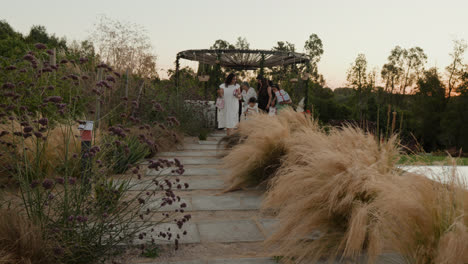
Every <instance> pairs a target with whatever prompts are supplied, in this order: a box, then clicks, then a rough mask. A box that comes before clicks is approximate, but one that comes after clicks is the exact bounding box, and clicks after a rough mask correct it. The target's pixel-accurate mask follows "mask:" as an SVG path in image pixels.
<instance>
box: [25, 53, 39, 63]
mask: <svg viewBox="0 0 468 264" xmlns="http://www.w3.org/2000/svg"><path fill="white" fill-rule="evenodd" d="M23 60H26V61H29V62H33V61H35V60H36V57H34V55H32V54H26V55H24V56H23Z"/></svg>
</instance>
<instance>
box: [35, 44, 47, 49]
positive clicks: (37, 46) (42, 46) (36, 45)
mask: <svg viewBox="0 0 468 264" xmlns="http://www.w3.org/2000/svg"><path fill="white" fill-rule="evenodd" d="M34 47H36V49H40V50H43V49H47V46H46V45H44V44H42V43H36V44H34Z"/></svg>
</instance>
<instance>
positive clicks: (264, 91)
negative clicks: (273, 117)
mask: <svg viewBox="0 0 468 264" xmlns="http://www.w3.org/2000/svg"><path fill="white" fill-rule="evenodd" d="M257 82H258V89H257V90H258V98H257V101H258V108H260V109H261V110H262V111H264V112H267V113H268V110H269V109H270V105H271V103H272V92H271V87H270V85H269V84H268V80H267V79H266V78H265V77H263V76H261V75H259V76H257Z"/></svg>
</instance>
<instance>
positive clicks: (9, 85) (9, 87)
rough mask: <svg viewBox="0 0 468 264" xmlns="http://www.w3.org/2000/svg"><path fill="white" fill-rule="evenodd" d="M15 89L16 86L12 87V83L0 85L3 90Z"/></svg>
mask: <svg viewBox="0 0 468 264" xmlns="http://www.w3.org/2000/svg"><path fill="white" fill-rule="evenodd" d="M15 87H16V85H14V84H13V83H11V82H6V83H4V84H3V85H2V88H3V89H14V88H15Z"/></svg>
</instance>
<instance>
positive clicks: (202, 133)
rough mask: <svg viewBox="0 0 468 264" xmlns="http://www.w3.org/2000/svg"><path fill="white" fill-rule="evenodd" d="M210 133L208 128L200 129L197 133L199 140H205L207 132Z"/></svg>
mask: <svg viewBox="0 0 468 264" xmlns="http://www.w3.org/2000/svg"><path fill="white" fill-rule="evenodd" d="M209 133H210V130H209V129H206V128H205V129H201V130H200V134H199V135H198V139H199V140H206V139H207V138H208V134H209Z"/></svg>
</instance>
